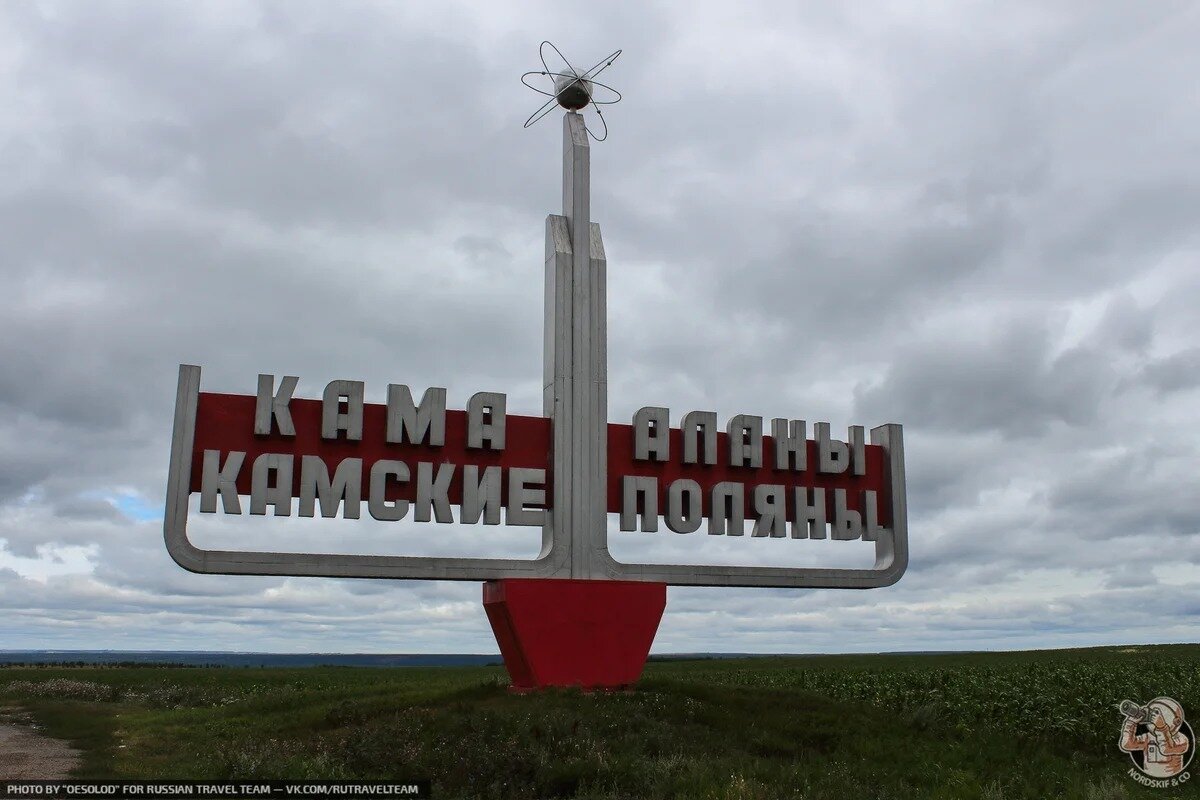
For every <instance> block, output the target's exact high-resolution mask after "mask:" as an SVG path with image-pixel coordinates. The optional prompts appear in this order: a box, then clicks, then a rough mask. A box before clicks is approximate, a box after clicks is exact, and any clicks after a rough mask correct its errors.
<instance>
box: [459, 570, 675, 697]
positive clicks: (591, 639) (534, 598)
mask: <svg viewBox="0 0 1200 800" xmlns="http://www.w3.org/2000/svg"><path fill="white" fill-rule="evenodd" d="M666 606H667V586H666V584H664V583H643V582H639V581H607V580H556V579H517V578H512V579H502V580H495V581H488V582H487V583H485V584H483V607H484V610H485V611H486V612H487V616H488V621H489V622H490V623H491V625H492V632H493V633H494V634H495V635H496V642H497V643H498V644H499V645H500V654H501V655H502V656H503V657H504V666H505V667H506V668H507V669H508V675H509V677H510V678H511V679H512V687H513V688H514V689H517V690H530V689H544V688H548V687H551V686H579V687H582V688H585V689H618V688H622V687H627V686H632V685H633V684H635V683H637V680H638V678H639V677H640V676H641V674H642V667H644V666H645V664H646V656H647V655H649V653H650V645H651V644H652V643H653V642H654V634H655V633H656V632H657V631H658V623H659V621H660V620H661V619H662V614H663V610H664V609H665V608H666Z"/></svg>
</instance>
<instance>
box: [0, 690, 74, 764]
mask: <svg viewBox="0 0 1200 800" xmlns="http://www.w3.org/2000/svg"><path fill="white" fill-rule="evenodd" d="M78 764H79V751H78V750H75V749H73V748H71V746H70V745H68V744H67V743H66V742H64V741H62V740H61V739H52V738H50V737H49V736H46V735H45V734H43V733H41V732H40V731H39V730H38V729H37V727H36V726H35V725H34V724H33V720H32V719H30V718H29V716H28V715H27V714H25V713H23V712H22V711H21V710H20V709H17V708H9V707H0V778H5V779H11V778H21V779H42V780H61V779H63V778H66V777H67V774H68V773H69V772H70V771H71V770H73V769H74V768H75V767H76V765H78Z"/></svg>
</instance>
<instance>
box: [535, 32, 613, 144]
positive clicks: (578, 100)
mask: <svg viewBox="0 0 1200 800" xmlns="http://www.w3.org/2000/svg"><path fill="white" fill-rule="evenodd" d="M547 47H549V48H550V49H551V50H553V51H554V53H555V54H556V55H557V56H558V59H559V60H560V61H562V63H563V66H561V67H560V68H558V69H556V70H555V69H551V68H550V65H549V64H547V63H546V48H547ZM619 55H621V51H620V50H618V51H617V52H615V53H613V54H612V55H610V56H608V57H606V58H604V59H603V60H601V61H600V62H599V63H598V64H596V66H594V67H592V68H591V69H589V70H587V71H584V72H580V71H579V70H577V69H575V68H574V67H573V66H571V62H570V61H567V58H566V56H564V55H563V54H562V52H561V51H560V50H559V49H558V48H557V47H555V46H554V45H553V44H551V43H550V42H542V44H541V45H540V46H539V47H538V57H539V58H541V60H542V67H543V68H542V69H540V70H534V71H533V72H526V73H525V74H524V75H522V76H521V83H523V84H525V85H526V86H528V87H529V88H530V89H533V90H534V91H535V92H537V93H538V94H544V95H546V96H547V97H549V98H550V99H549V100H547V101H546V103H545V104H544V105H543V106H542V107H541V108H539V109H538V110H537V111H535V112H533V113H532V114H530V115H529V119H527V120H525V127H526V128H528V127H529V126H530V125H532V124H534V123H535V122H537V121H538V120H540V119H541V118H542V117H544V116H546V115H547V114H549V113H550V112H551V111H553V110H554V105H555V103H557V104H558V105H560V106H562V107H563V108H565V109H567V110H568V111H579V110H580V109H584V108H587V107H588V106H589V105H590V106H591V107H592V108H594V109H596V116H597V117H598V118H599V119H600V124H601V125H603V126H604V135H603V136H597V135H596V134H595V133H592V130H591V128H588V129H587V132H588V135H590V136H591V137H592V138H593V139H595V140H596V141H597V142H603V141H604V140H605V139H607V138H608V123H607V122H605V121H604V114H603V113H601V111H600V106H611V105H612V104H613V103H617V102H620V100H621V93H620V92H618V91H617V90H616V89H614V88H612V87H611V86H606V85H604V84H603V83H600V82H599V81H597V80H596V76H597V75H599V74H600V73H601V72H604V70H606V69H608V68H609V67H610V66H611V65H612V63H613V62H614V61H616V60H617V56H619ZM530 75H545V76H546V77H547V78H550V80H551V83H552V86H553V88H554V91H553V92H547V91H545V90H544V89H539V88H538V87H536V86H534V85H533V84H531V83H530V82H529V80H528V78H529V76H530ZM597 88H600V89H603V90H605V91H606V92H612V95H611V98H607V97H606V98H605V99H602V100H597V99H596V89H597Z"/></svg>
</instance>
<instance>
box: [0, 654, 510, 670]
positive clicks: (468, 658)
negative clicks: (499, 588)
mask: <svg viewBox="0 0 1200 800" xmlns="http://www.w3.org/2000/svg"><path fill="white" fill-rule="evenodd" d="M501 663H503V662H502V660H501V658H500V656H499V655H498V654H497V655H488V654H476V653H397V654H375V653H366V654H357V653H220V652H162V651H144V652H143V651H117V650H95V651H88V650H57V651H56V650H9V651H0V667H3V666H22V667H85V666H92V667H96V666H98V667H466V666H471V667H479V666H493V665H499V664H501Z"/></svg>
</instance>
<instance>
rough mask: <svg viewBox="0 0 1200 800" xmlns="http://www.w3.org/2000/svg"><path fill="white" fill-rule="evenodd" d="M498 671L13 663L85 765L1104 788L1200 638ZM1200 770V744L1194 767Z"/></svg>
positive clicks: (588, 786) (8, 691)
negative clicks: (623, 687)
mask: <svg viewBox="0 0 1200 800" xmlns="http://www.w3.org/2000/svg"><path fill="white" fill-rule="evenodd" d="M506 686H507V678H506V676H505V674H504V672H503V670H502V669H499V668H443V669H423V668H422V669H417V668H405V669H350V668H310V669H178V668H174V669H165V668H154V667H122V668H103V667H95V668H92V667H84V668H21V667H10V668H3V669H0V701H2V702H4V703H7V704H17V705H21V706H23V707H25V708H27V709H29V710H30V711H31V712H32V713H33V714H34V715H35V716H36V717H37V718H38V720H39V722H41V723H42V724H43V725H44V726H45V727H46V729H47V731H48V732H49V733H51V734H52V735H56V736H61V737H63V738H67V739H69V740H71V741H72V742H74V743H75V745H76V746H77V747H79V748H80V749H82V750H83V751H84V752H85V761H84V763H83V765H82V767H81V769H80V775H81V776H84V777H97V778H98V777H104V778H140V777H146V778H150V777H155V778H396V777H414V778H422V777H427V778H430V779H432V780H433V784H434V791H435V794H436V796H437V797H445V798H448V797H614V798H615V797H699V798H778V797H806V798H826V797H828V798H860V797H861V798H874V797H878V798H956V799H957V798H987V800H1000V799H1001V798H1026V797H1027V798H1053V797H1068V798H1087V799H1088V800H1108V799H1109V798H1124V797H1130V798H1133V797H1172V796H1200V775H1198V777H1197V779H1196V780H1195V781H1194V782H1193V783H1192V784H1190V785H1189V786H1188V787H1186V788H1183V789H1180V790H1153V791H1151V790H1147V789H1143V788H1141V787H1139V786H1137V785H1136V784H1134V782H1133V781H1132V780H1130V779H1129V778H1128V777H1126V776H1125V772H1126V771H1127V770H1128V768H1129V760H1128V758H1127V757H1126V756H1125V755H1124V754H1122V753H1120V752H1119V751H1118V750H1117V748H1116V739H1117V735H1118V730H1119V723H1120V716H1119V715H1118V713H1117V712H1116V710H1115V708H1114V707H1115V705H1116V704H1117V703H1118V702H1120V701H1121V700H1122V699H1125V698H1129V699H1133V700H1141V701H1145V700H1149V699H1150V698H1152V697H1154V696H1157V695H1160V694H1167V695H1170V696H1173V697H1175V698H1176V699H1178V700H1179V701H1180V702H1181V703H1183V705H1184V707H1185V709H1188V710H1193V709H1194V710H1195V714H1196V718H1197V719H1200V646H1195V645H1168V646H1156V647H1137V648H1100V649H1091V650H1073V651H1071V650H1066V651H1049V652H1035V653H1002V654H964V655H922V656H907V655H884V656H822V657H810V658H761V659H738V660H729V661H726V660H710V661H686V662H676V661H666V662H654V663H651V664H650V665H648V667H647V669H646V674H645V676H644V678H643V681H642V683H641V684H640V686H639V688H638V690H637V691H635V692H623V693H582V692H579V691H565V690H564V691H553V692H545V693H539V694H533V695H515V694H511V693H509V692H508V691H507V689H506ZM1193 771H1194V772H1197V773H1200V763H1197V764H1194V765H1193Z"/></svg>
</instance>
